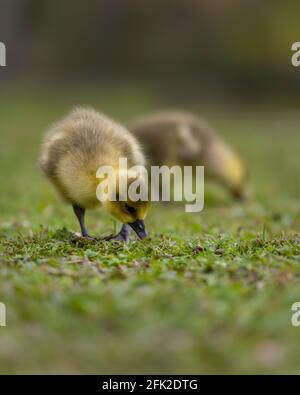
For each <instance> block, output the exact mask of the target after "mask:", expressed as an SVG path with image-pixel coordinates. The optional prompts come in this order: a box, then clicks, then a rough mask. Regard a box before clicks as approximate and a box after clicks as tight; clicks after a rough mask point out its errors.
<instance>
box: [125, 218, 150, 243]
mask: <svg viewBox="0 0 300 395" xmlns="http://www.w3.org/2000/svg"><path fill="white" fill-rule="evenodd" d="M128 225H129V226H131V227H132V229H133V230H134V231H135V233H136V234H137V235H138V237H139V238H140V239H145V238H146V237H147V236H148V234H147V232H146V229H145V224H144V221H143V220H142V219H137V220H136V221H135V222H131V223H129V224H128Z"/></svg>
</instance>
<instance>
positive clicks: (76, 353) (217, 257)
mask: <svg viewBox="0 0 300 395" xmlns="http://www.w3.org/2000/svg"><path fill="white" fill-rule="evenodd" d="M4 96H5V97H4ZM74 104H90V105H93V106H95V107H97V108H101V109H102V110H103V111H105V112H106V113H108V114H109V115H111V116H115V117H116V118H117V119H119V120H121V121H124V122H126V121H128V120H130V119H131V117H134V115H137V114H140V113H142V112H147V111H149V112H150V111H152V110H157V109H158V108H159V107H160V106H161V105H162V104H163V103H161V101H160V100H156V98H155V96H153V95H149V96H146V97H144V96H143V95H140V94H139V92H135V91H134V90H131V91H130V93H129V92H128V91H126V90H125V91H124V92H123V91H121V92H114V93H111V94H108V93H107V94H102V95H101V96H100V95H98V93H97V92H95V91H85V90H83V91H82V90H79V91H75V92H67V93H65V92H64V91H63V90H61V92H54V91H51V90H49V91H48V92H39V91H33V92H31V91H30V90H29V89H28V88H26V89H24V90H23V91H22V92H21V93H20V92H12V93H9V92H8V93H7V94H6V95H3V96H2V97H1V98H0V120H1V121H0V125H1V130H0V133H1V140H2V141H1V146H0V153H1V156H0V160H1V163H0V165H1V166H0V176H1V185H0V189H1V195H0V213H1V214H0V301H1V302H4V303H5V304H6V308H7V326H6V327H2V328H0V371H1V373H16V372H18V373H54V372H56V373H251V372H259V373H272V372H281V373H299V366H300V353H299V347H298V344H299V340H300V329H299V328H295V327H293V326H292V325H291V315H292V312H291V305H292V303H294V302H296V301H299V300H300V287H299V275H300V267H299V263H300V262H299V229H300V213H299V212H300V210H299V209H300V202H299V193H300V185H299V170H300V159H299V142H300V137H299V134H300V132H299V121H300V113H299V112H298V113H296V112H293V111H291V110H286V109H281V110H274V111H272V110H271V109H270V108H268V109H267V108H260V109H253V110H252V109H248V110H247V111H245V110H244V111H243V110H242V111H237V110H236V109H234V107H232V108H230V109H228V110H225V109H222V110H220V108H213V107H208V108H207V107H202V106H201V105H200V104H199V105H198V104H197V103H194V106H193V107H194V109H195V110H196V111H198V112H200V113H201V112H202V113H203V114H204V115H206V116H207V117H208V118H209V119H210V120H211V123H212V124H213V125H214V126H216V127H217V128H219V129H220V130H221V131H222V132H223V135H224V136H225V137H226V138H227V140H228V141H229V142H231V143H232V144H233V145H234V146H235V147H236V148H237V149H239V150H240V151H241V152H242V154H243V156H244V157H245V158H246V159H247V161H248V163H249V166H250V170H251V175H252V188H253V199H252V201H250V202H249V203H247V204H241V203H236V202H233V201H232V200H231V199H230V197H229V196H227V195H226V193H225V192H224V191H223V190H221V189H219V188H217V187H215V186H209V187H208V188H207V191H206V201H205V209H204V211H203V212H202V213H199V214H187V213H185V212H184V208H183V205H181V204H179V205H167V206H166V205H163V206H162V205H154V206H153V207H152V208H151V211H150V214H149V217H148V220H147V227H148V229H149V230H150V232H151V238H150V239H149V240H146V241H143V242H140V241H138V240H136V239H135V238H134V237H133V238H132V241H131V242H130V244H129V245H117V246H116V245H115V244H113V243H111V242H107V241H87V240H80V241H77V242H76V241H74V237H73V235H74V232H75V231H77V230H78V227H77V223H76V220H75V218H74V216H73V213H72V210H71V208H69V207H67V206H65V205H64V204H62V203H61V202H60V200H59V199H58V198H57V197H56V196H55V194H54V193H53V190H52V189H51V187H50V186H49V184H48V183H47V181H46V180H44V179H43V177H42V176H41V174H40V173H39V170H38V169H37V166H36V158H37V152H38V146H39V143H40V140H41V136H42V133H43V131H44V130H45V129H46V128H47V127H48V125H49V124H50V123H51V122H53V121H55V120H56V119H57V118H58V117H60V116H62V115H63V114H64V113H65V112H66V111H68V110H69V109H70V108H71V106H72V105H74ZM87 224H88V225H89V229H90V232H91V233H93V234H109V233H111V232H113V231H114V230H115V228H116V224H114V222H113V221H112V220H111V219H109V218H108V217H107V216H106V215H105V214H103V213H101V211H99V212H91V213H89V214H88V215H87Z"/></svg>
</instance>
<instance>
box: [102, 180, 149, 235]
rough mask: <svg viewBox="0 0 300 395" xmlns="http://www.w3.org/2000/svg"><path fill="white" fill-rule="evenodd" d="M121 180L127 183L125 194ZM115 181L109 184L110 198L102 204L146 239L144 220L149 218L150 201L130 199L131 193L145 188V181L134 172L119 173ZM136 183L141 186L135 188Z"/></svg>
mask: <svg viewBox="0 0 300 395" xmlns="http://www.w3.org/2000/svg"><path fill="white" fill-rule="evenodd" d="M120 179H121V181H123V182H124V181H125V182H126V184H124V185H127V190H126V192H125V193H124V192H123V191H122V192H121V191H120ZM115 181H116V182H108V190H109V191H108V198H107V199H105V200H103V201H102V204H103V205H104V207H105V208H106V210H107V211H108V212H109V213H110V214H111V215H112V216H113V217H114V218H116V219H117V220H119V221H120V222H122V223H124V224H128V225H129V226H130V227H131V228H132V229H133V230H134V231H135V232H136V234H137V235H138V237H139V238H140V239H144V238H146V237H147V232H146V228H145V223H144V219H145V218H146V216H147V212H148V207H149V201H148V199H147V200H146V199H143V200H142V199H141V198H136V199H131V198H130V197H131V194H130V192H132V190H136V191H138V190H140V189H141V188H143V187H145V185H146V184H145V181H144V180H143V179H142V178H140V177H138V175H137V174H136V173H132V172H126V173H125V172H122V173H118V175H117V177H116V180H115ZM134 182H135V183H139V185H140V186H138V187H137V188H135V185H133V183H134ZM136 185H138V184H136ZM109 187H111V188H109ZM132 187H133V188H132ZM130 190H131V191H130ZM129 195H130V196H129ZM147 196H148V195H147Z"/></svg>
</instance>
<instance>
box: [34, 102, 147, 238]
mask: <svg viewBox="0 0 300 395" xmlns="http://www.w3.org/2000/svg"><path fill="white" fill-rule="evenodd" d="M120 157H124V158H127V167H128V168H129V169H130V168H131V167H132V166H136V165H139V166H143V165H144V164H145V159H144V155H143V153H142V150H141V148H140V145H139V143H138V142H137V140H136V139H135V137H134V136H132V134H131V133H130V132H129V131H128V130H127V129H125V128H124V127H123V126H121V125H119V124H118V123H116V122H114V121H113V120H111V119H109V118H108V117H107V116H105V115H103V114H100V113H98V112H96V111H95V110H93V109H89V108H77V109H75V110H74V111H73V112H71V113H70V114H69V115H67V116H66V117H65V118H63V119H62V120H60V121H59V122H58V123H56V124H55V125H54V126H53V127H51V128H50V130H49V131H48V132H47V134H46V135H45V138H44V141H43V143H42V147H41V152H40V157H39V165H40V168H41V169H42V171H43V172H44V174H45V175H46V176H47V178H48V179H49V180H50V181H51V182H52V183H53V184H54V186H55V188H56V189H57V191H58V192H59V194H60V195H61V197H62V198H63V199H64V200H65V201H66V202H68V203H70V204H71V205H72V206H73V210H74V213H75V215H76V217H77V219H78V221H79V225H80V229H81V234H82V237H87V238H90V236H89V233H88V231H87V229H86V227H85V220H84V216H85V210H86V209H89V208H95V207H98V206H99V205H102V206H103V207H104V209H106V211H107V212H109V213H110V214H111V215H112V216H113V217H115V218H116V219H117V220H119V221H121V222H122V223H123V226H122V228H121V230H120V232H119V233H118V234H117V235H116V236H113V237H110V239H114V240H117V241H124V242H126V243H127V242H128V237H129V233H130V230H131V228H132V229H134V231H135V232H136V234H137V235H138V237H139V238H141V239H143V238H145V237H147V232H146V229H145V224H144V219H145V217H146V215H147V209H148V202H147V201H141V200H138V201H131V200H130V199H129V198H128V195H126V197H125V198H124V197H122V199H120V198H119V199H118V185H115V186H113V185H112V188H110V190H111V191H113V190H115V191H116V194H115V196H116V199H115V200H112V199H106V200H104V201H101V202H100V200H99V199H98V198H97V196H96V190H97V187H98V185H99V179H97V177H96V173H97V170H98V168H99V167H100V166H112V167H113V169H114V170H115V171H116V174H117V177H116V178H117V179H120V178H126V185H127V190H128V187H129V186H130V184H131V183H132V182H133V181H134V180H135V179H136V175H133V174H132V172H131V174H130V175H129V174H125V172H124V170H123V169H122V171H121V170H120V168H119V158H120ZM128 173H129V171H128ZM125 176H126V177H125ZM127 176H128V177H127ZM108 186H110V185H108ZM114 188H115V189H114Z"/></svg>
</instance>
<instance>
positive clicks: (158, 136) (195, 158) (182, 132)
mask: <svg viewBox="0 0 300 395" xmlns="http://www.w3.org/2000/svg"><path fill="white" fill-rule="evenodd" d="M129 130H130V131H131V132H132V133H133V134H134V135H135V136H136V138H137V139H138V140H139V142H140V143H141V145H142V146H143V149H144V152H145V155H146V158H147V160H148V161H149V164H151V165H156V166H162V165H167V166H173V165H181V166H188V165H190V166H205V176H206V177H209V178H211V179H214V180H216V181H217V182H219V183H220V184H222V185H223V186H224V187H225V188H226V189H228V190H229V191H230V192H231V194H232V195H233V196H234V197H235V198H237V199H242V200H244V199H247V198H248V197H249V191H248V186H247V181H248V174H247V173H248V172H247V169H246V166H245V164H244V162H243V161H242V159H241V158H240V157H239V156H238V154H237V153H235V152H234V150H233V149H232V148H230V147H229V146H228V145H227V144H226V143H225V142H224V141H222V139H221V138H220V137H219V136H218V135H217V134H216V133H215V131H214V130H213V129H212V128H211V127H210V126H209V125H208V124H207V123H206V122H205V121H203V120H202V119H200V118H198V117H197V116H195V115H193V114H189V113H186V112H179V111H170V112H161V113H156V114H153V115H150V116H146V117H144V118H140V119H139V120H137V121H136V122H134V123H133V124H131V126H130V127H129Z"/></svg>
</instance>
